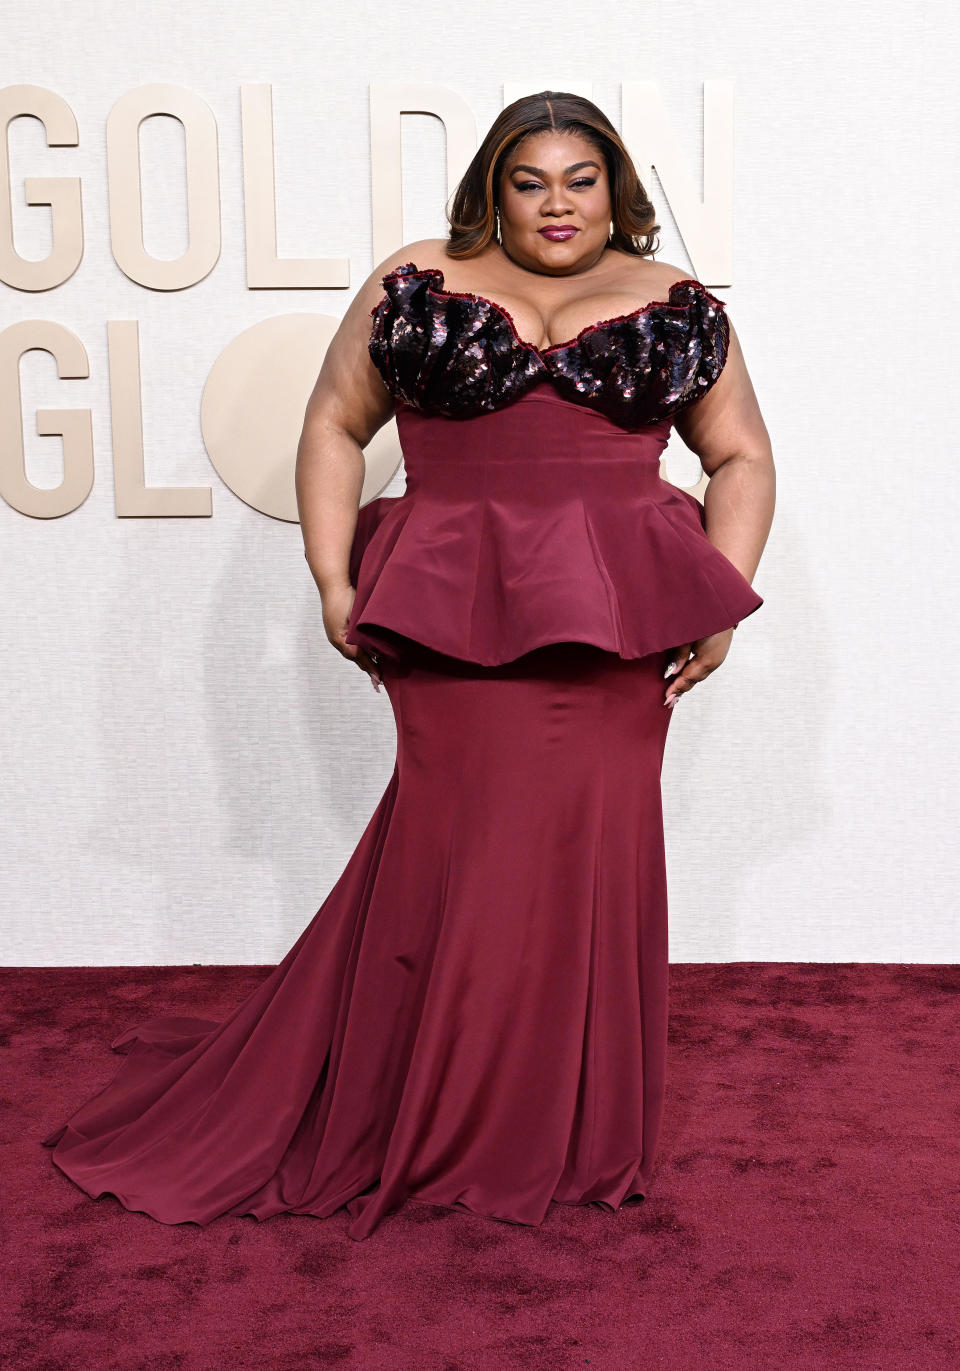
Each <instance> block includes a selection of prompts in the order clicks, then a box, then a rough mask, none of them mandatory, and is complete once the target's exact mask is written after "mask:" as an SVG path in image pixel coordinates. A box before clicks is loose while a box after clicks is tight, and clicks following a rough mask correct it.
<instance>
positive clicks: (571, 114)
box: [447, 90, 660, 257]
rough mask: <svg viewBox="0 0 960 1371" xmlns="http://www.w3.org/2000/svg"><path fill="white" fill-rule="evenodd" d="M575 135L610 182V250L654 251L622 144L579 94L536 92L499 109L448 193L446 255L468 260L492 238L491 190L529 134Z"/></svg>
mask: <svg viewBox="0 0 960 1371" xmlns="http://www.w3.org/2000/svg"><path fill="white" fill-rule="evenodd" d="M547 131H550V132H555V133H568V132H569V133H576V134H579V135H580V136H581V137H582V138H585V139H586V140H587V141H588V142H589V143H590V144H591V145H592V146H593V147H594V148H595V149H596V151H597V152H598V153H599V154H600V155H601V156H602V157H603V161H604V165H605V166H606V169H607V179H608V180H609V182H610V204H611V214H610V217H611V219H612V220H613V236H612V238H611V239H610V246H611V247H616V248H619V249H620V250H621V251H622V252H632V253H634V254H635V255H636V256H638V257H651V256H652V255H653V254H654V253H655V252H656V251H657V249H658V247H659V246H660V244H659V241H657V242H654V239H653V235H654V234H655V233H656V231H657V230H658V229H659V228H660V225H659V224H657V223H655V219H656V212H655V210H654V208H653V205H652V203H651V201H650V199H649V197H648V195H647V192H646V191H645V190H644V188H643V184H642V183H641V181H640V177H639V176H638V175H637V169H636V167H635V166H634V164H633V159H632V158H631V156H630V154H629V152H628V151H627V149H626V146H625V145H624V142H623V139H622V138H621V137H620V135H619V133H617V130H616V129H615V128H614V127H613V125H612V124H611V123H610V120H609V119H608V118H607V116H606V115H605V114H604V113H603V111H602V110H601V109H600V108H599V107H598V106H597V105H595V104H594V103H593V101H592V100H587V99H585V98H584V97H583V96H582V95H571V94H569V93H568V92H567V91H558V90H542V91H540V92H539V93H538V94H536V95H524V96H521V98H520V99H519V100H514V102H513V104H512V105H507V107H506V109H504V110H501V112H500V114H498V115H497V117H496V119H494V121H493V123H492V124H491V126H490V129H489V132H488V133H487V136H486V137H485V138H484V140H483V142H482V143H481V144H480V146H479V148H478V149H477V151H476V153H475V155H474V157H473V160H472V161H471V163H470V165H469V166H468V167H467V169H466V171H465V172H464V174H463V176H462V177H461V179H460V183H459V185H458V186H457V188H456V190H455V191H454V192H453V195H452V197H451V201H450V208H449V209H448V211H447V222H448V223H449V225H450V233H449V237H448V240H447V252H448V254H449V255H450V256H451V257H473V256H475V255H476V253H478V252H480V251H482V249H483V248H485V247H486V246H487V244H488V243H489V242H490V240H491V239H492V238H493V237H494V236H495V229H496V220H495V213H496V210H497V208H498V204H497V191H498V187H499V185H500V177H501V173H502V171H503V166H504V163H505V162H506V159H507V157H508V156H509V154H510V153H511V152H512V151H513V149H514V148H515V147H516V145H517V144H518V143H519V142H520V141H521V140H522V139H524V138H527V137H529V135H530V134H532V133H544V132H547Z"/></svg>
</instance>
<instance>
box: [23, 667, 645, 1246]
mask: <svg viewBox="0 0 960 1371" xmlns="http://www.w3.org/2000/svg"><path fill="white" fill-rule="evenodd" d="M668 657H669V654H668V653H663V652H659V653H654V654H650V655H649V656H646V657H641V658H633V659H624V658H620V657H618V656H616V655H615V654H613V653H610V652H607V651H604V650H602V649H600V648H597V647H595V646H592V645H590V644H584V643H552V644H548V645H546V646H544V647H540V648H537V649H535V650H534V651H532V652H528V653H526V654H525V655H524V656H522V657H520V658H518V659H517V660H516V661H514V662H511V663H507V664H505V665H498V666H492V667H491V666H478V665H476V664H475V663H471V662H465V661H461V660H459V659H456V658H452V657H448V656H445V655H443V654H441V653H437V652H434V651H431V650H430V649H428V648H425V647H422V646H420V645H418V644H414V643H409V644H408V649H407V651H406V653H405V655H404V656H403V658H402V659H401V660H398V661H385V662H384V663H383V671H382V677H383V683H384V688H385V690H386V692H387V695H388V696H389V700H390V704H391V706H392V708H393V711H394V717H395V720H396V726H397V758H396V766H395V768H394V771H393V774H392V776H391V779H390V781H389V783H388V785H387V788H386V790H385V792H384V794H383V796H382V798H381V800H380V802H379V804H378V805H377V807H376V809H375V811H374V813H373V815H372V817H371V819H370V821H369V823H368V825H367V827H366V828H365V830H364V832H363V834H362V836H361V838H360V841H359V843H358V845H357V847H356V849H355V850H354V852H353V854H352V856H351V857H350V859H349V860H348V862H347V865H346V867H345V868H344V870H343V873H342V875H341V876H340V877H339V879H338V880H337V882H336V884H335V885H334V887H333V888H332V890H331V891H330V893H329V895H328V896H327V898H326V899H325V900H324V902H323V904H322V905H321V907H320V909H319V910H318V911H317V913H316V915H315V916H314V917H313V919H312V920H311V922H310V923H309V924H308V925H307V927H306V928H305V929H304V931H303V933H302V934H301V935H300V937H299V939H298V940H297V942H296V943H295V944H294V946H293V947H292V948H291V949H290V951H289V952H288V953H287V955H286V956H285V957H284V959H283V960H282V961H281V962H280V963H279V965H278V966H277V967H276V968H275V969H274V970H273V971H272V972H271V973H270V974H269V975H268V976H267V977H266V979H265V980H264V981H263V982H262V983H261V984H260V985H259V986H258V987H257V988H256V989H255V990H254V991H253V992H252V993H251V994H250V995H249V996H248V997H247V998H246V999H245V1000H244V1001H243V1002H242V1003H241V1004H239V1005H238V1006H237V1008H236V1009H235V1010H233V1011H232V1013H231V1014H230V1015H229V1017H228V1018H226V1019H225V1020H224V1021H222V1022H219V1023H218V1022H214V1021H211V1020H209V1019H202V1018H196V1019H194V1018H183V1017H171V1016H164V1017H159V1018H153V1019H149V1020H146V1021H144V1022H140V1023H138V1024H136V1025H134V1026H133V1027H131V1028H129V1029H128V1030H127V1031H126V1032H124V1033H122V1034H121V1035H120V1037H118V1038H117V1039H116V1040H115V1041H114V1042H113V1043H112V1044H111V1046H112V1047H113V1049H114V1050H115V1051H117V1052H118V1053H121V1054H122V1055H123V1061H122V1062H121V1063H120V1065H119V1067H118V1068H117V1070H116V1072H115V1074H114V1076H113V1078H112V1079H111V1080H110V1081H109V1082H108V1084H107V1085H106V1086H105V1087H104V1088H103V1089H102V1090H101V1091H100V1093H99V1094H97V1095H96V1096H94V1097H93V1098H92V1099H90V1100H89V1101H88V1102H87V1103H86V1104H84V1105H82V1106H81V1108H80V1109H79V1110H77V1112H76V1113H75V1114H73V1116H72V1117H71V1118H70V1119H69V1120H68V1122H67V1123H65V1124H64V1125H63V1126H62V1127H60V1128H58V1129H57V1130H56V1131H55V1132H54V1133H52V1134H50V1135H49V1136H48V1137H47V1138H45V1139H44V1140H43V1145H44V1146H47V1147H50V1148H52V1149H53V1150H52V1153H51V1156H52V1158H53V1161H54V1162H55V1163H56V1165H57V1166H58V1167H59V1168H60V1170H61V1171H63V1172H64V1173H65V1175H66V1176H68V1177H70V1178H71V1180H73V1181H74V1182H75V1183H76V1184H77V1185H79V1186H80V1187H81V1188H82V1189H83V1190H84V1191H86V1192H87V1193H88V1194H89V1195H90V1196H92V1197H94V1198H97V1197H99V1196H100V1195H103V1194H112V1195H114V1196H115V1197H116V1198H117V1199H118V1200H120V1202H121V1203H122V1204H123V1205H124V1206H125V1207H126V1208H128V1209H131V1210H135V1211H139V1212H142V1213H145V1214H148V1215H150V1216H151V1217H153V1218H154V1219H157V1220H159V1221H160V1222H161V1223H167V1224H174V1223H185V1222H191V1223H196V1224H199V1225H201V1226H205V1225H206V1224H208V1223H210V1222H211V1221H212V1220H213V1219H215V1218H217V1217H218V1216H222V1215H226V1214H229V1215H253V1216H254V1217H256V1218H257V1219H261V1220H262V1219H267V1218H269V1217H270V1216H272V1215H275V1214H280V1213H291V1214H303V1215H313V1216H316V1217H318V1218H325V1217H328V1216H330V1215H332V1214H334V1213H335V1212H336V1211H337V1210H338V1209H340V1208H342V1207H343V1208H345V1211H346V1232H347V1234H348V1235H349V1236H350V1237H351V1238H354V1239H364V1238H366V1237H368V1236H369V1235H370V1234H371V1233H372V1232H373V1230H374V1229H375V1228H376V1227H377V1225H378V1224H379V1222H380V1221H381V1220H382V1219H383V1218H384V1217H385V1216H386V1215H388V1214H391V1213H393V1212H395V1211H396V1210H398V1209H399V1208H401V1206H403V1205H404V1204H405V1203H407V1202H423V1203H429V1204H434V1205H442V1206H445V1207H447V1208H450V1209H453V1210H467V1211H469V1212H471V1213H473V1214H477V1215H483V1216H485V1217H487V1218H490V1219H500V1220H504V1221H507V1222H511V1223H519V1224H528V1225H539V1224H540V1223H542V1222H543V1220H544V1218H545V1217H546V1215H547V1213H548V1210H549V1208H550V1205H551V1204H553V1203H556V1204H567V1205H571V1204H573V1205H581V1204H589V1203H594V1204H597V1205H601V1206H605V1207H606V1208H608V1209H610V1210H615V1209H618V1208H619V1207H620V1206H621V1205H622V1204H624V1203H627V1202H630V1201H635V1200H638V1199H640V1198H642V1197H643V1196H644V1195H645V1194H646V1192H647V1190H648V1187H649V1186H650V1184H651V1179H652V1176H653V1169H654V1164H655V1158H656V1152H657V1139H658V1134H659V1130H660V1124H661V1118H662V1113H663V1105H664V1087H665V1079H664V1066H665V1056H666V1039H667V978H668V958H667V902H666V879H665V870H664V842H663V822H662V811H661V794H660V773H661V766H662V760H663V752H664V743H665V739H666V733H667V729H668V724H669V719H670V716H671V714H672V711H671V710H669V709H667V708H666V707H665V706H664V705H663V703H662V702H663V698H664V694H665V690H666V682H665V681H664V679H663V671H664V668H665V666H666V663H667V660H668ZM364 688H365V689H368V688H369V687H367V686H366V685H365V684H364Z"/></svg>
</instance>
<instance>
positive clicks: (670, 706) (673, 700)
mask: <svg viewBox="0 0 960 1371" xmlns="http://www.w3.org/2000/svg"><path fill="white" fill-rule="evenodd" d="M679 699H680V696H679V695H671V696H670V698H669V700H667V701H666V702H665V703H666V706H667V709H673V707H674V706H675V705H676V703H677V701H678V700H679Z"/></svg>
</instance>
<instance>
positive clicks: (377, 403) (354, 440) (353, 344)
mask: <svg viewBox="0 0 960 1371" xmlns="http://www.w3.org/2000/svg"><path fill="white" fill-rule="evenodd" d="M418 246H420V245H418V244H409V245H407V247H405V248H403V249H401V250H400V251H399V252H397V253H394V254H393V255H392V256H391V257H389V258H387V259H386V260H385V261H383V262H381V263H380V265H379V266H378V267H377V268H376V269H375V270H374V271H373V272H371V274H370V276H368V277H367V279H366V281H365V282H364V283H363V285H362V286H361V288H360V290H359V291H358V292H357V294H356V296H355V297H354V299H353V300H352V301H351V303H350V306H349V308H348V309H347V312H346V313H345V314H344V316H343V319H342V321H341V323H340V326H339V328H338V329H337V331H336V333H335V334H334V336H333V338H332V340H331V342H330V346H329V347H328V348H327V352H326V355H325V357H324V359H323V365H322V366H321V368H320V374H319V375H318V377H317V380H316V384H315V385H314V387H313V391H312V392H311V395H310V398H309V400H308V401H307V407H306V411H305V413H304V420H303V431H302V433H301V434H300V442H299V445H298V447H297V466H296V491H297V508H298V510H299V514H300V531H301V533H302V535H303V549H304V556H305V557H306V559H307V565H308V566H309V568H310V571H311V574H312V575H313V579H314V580H315V581H316V583H317V589H318V590H319V591H320V598H321V601H322V604H323V622H324V628H325V630H326V634H327V638H328V639H329V641H330V642H331V643H332V644H333V646H334V647H335V648H337V650H338V651H339V652H341V653H342V655H343V656H344V657H347V658H349V659H350V660H351V661H353V662H356V664H357V666H359V667H360V668H361V669H362V670H364V671H366V672H367V673H368V674H370V675H371V676H375V675H377V670H376V665H375V664H374V663H373V662H372V661H371V659H370V657H369V656H368V654H367V653H366V652H364V650H363V649H362V648H360V647H358V646H356V645H355V644H352V643H346V642H344V641H343V635H344V634H345V633H346V631H347V624H348V620H349V614H350V610H351V608H352V605H353V598H354V595H355V594H356V590H355V587H353V586H352V585H351V584H350V574H349V564H350V549H351V547H352V544H353V537H354V533H355V532H356V526H357V513H358V511H359V507H360V494H361V491H362V489H363V477H364V471H365V465H364V458H363V449H364V447H365V446H366V445H367V443H369V442H370V439H371V438H372V437H373V435H374V434H375V433H376V432H377V430H378V429H380V428H382V427H383V425H384V424H385V423H386V422H387V421H388V419H389V418H390V416H391V415H392V414H393V412H394V409H395V402H394V400H393V397H392V396H391V395H390V393H389V391H388V390H387V388H386V386H385V385H384V383H383V380H382V378H381V376H380V373H379V372H378V371H377V369H376V367H375V366H374V365H373V362H372V361H371V359H370V354H369V352H368V350H367V344H368V342H369V338H370V328H371V322H372V321H371V318H370V311H371V310H372V309H373V307H374V305H376V304H377V302H378V301H379V300H380V299H381V297H382V295H383V286H382V285H381V278H382V277H383V276H384V275H385V274H386V272H388V271H391V270H392V269H393V268H394V267H396V266H399V265H401V264H402V263H403V262H407V261H410V260H411V258H412V259H413V260H416V257H415V250H416V248H417V247H418Z"/></svg>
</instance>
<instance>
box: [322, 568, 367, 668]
mask: <svg viewBox="0 0 960 1371" xmlns="http://www.w3.org/2000/svg"><path fill="white" fill-rule="evenodd" d="M356 595H357V591H356V587H355V586H352V585H350V584H349V583H347V584H346V585H342V586H335V587H332V588H331V589H328V590H325V591H321V593H320V604H321V606H322V609H323V627H324V630H325V631H326V635H327V640H328V641H329V642H330V643H332V645H333V646H334V647H335V648H336V649H337V651H338V652H339V653H340V654H341V656H343V657H346V658H347V660H348V661H350V662H354V663H355V664H356V665H357V666H358V667H359V668H360V670H361V671H365V672H366V673H367V675H368V676H369V677H370V682H371V684H372V686H373V688H374V690H377V691H378V690H379V689H380V672H379V670H378V669H377V663H376V660H375V659H374V658H373V657H371V656H370V654H369V652H366V651H365V650H364V649H363V648H362V647H360V646H359V645H358V644H356V643H348V642H345V641H344V637H345V634H346V632H347V628H348V626H349V623H350V611H351V610H352V609H353V602H354V600H355V599H356Z"/></svg>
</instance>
